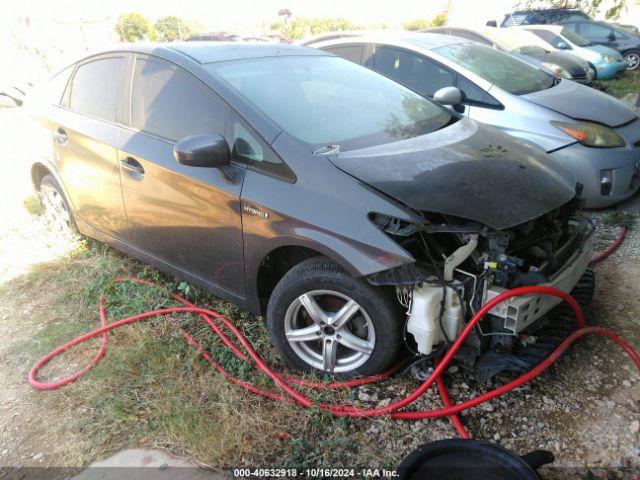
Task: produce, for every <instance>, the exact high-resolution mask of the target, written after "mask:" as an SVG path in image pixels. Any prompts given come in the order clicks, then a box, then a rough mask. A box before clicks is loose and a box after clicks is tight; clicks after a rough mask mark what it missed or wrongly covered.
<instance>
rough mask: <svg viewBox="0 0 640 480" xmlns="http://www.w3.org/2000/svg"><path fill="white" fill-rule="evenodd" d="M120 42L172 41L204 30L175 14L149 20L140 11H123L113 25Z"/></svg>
mask: <svg viewBox="0 0 640 480" xmlns="http://www.w3.org/2000/svg"><path fill="white" fill-rule="evenodd" d="M115 30H116V33H117V34H118V38H119V39H120V41H121V42H139V41H143V40H151V41H156V40H157V41H161V42H172V41H174V40H186V39H188V38H189V37H190V36H192V35H194V34H196V33H200V32H202V31H203V30H204V27H203V26H202V24H200V23H199V22H196V21H192V20H185V19H184V18H180V17H177V16H175V15H168V16H166V17H162V18H159V19H158V20H157V21H156V22H155V23H153V24H151V22H150V21H149V20H148V19H147V18H146V17H145V16H144V15H142V14H141V13H137V12H130V13H124V14H122V15H120V17H118V22H117V23H116V26H115Z"/></svg>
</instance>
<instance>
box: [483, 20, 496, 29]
mask: <svg viewBox="0 0 640 480" xmlns="http://www.w3.org/2000/svg"><path fill="white" fill-rule="evenodd" d="M485 25H486V26H487V27H496V28H497V27H498V22H496V21H495V20H489V21H488V22H487V23H485Z"/></svg>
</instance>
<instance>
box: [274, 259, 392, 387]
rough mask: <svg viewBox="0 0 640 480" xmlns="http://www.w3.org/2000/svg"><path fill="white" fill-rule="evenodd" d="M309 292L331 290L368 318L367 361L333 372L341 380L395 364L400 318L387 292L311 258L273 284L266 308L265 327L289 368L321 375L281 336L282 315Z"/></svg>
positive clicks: (283, 316) (283, 324)
mask: <svg viewBox="0 0 640 480" xmlns="http://www.w3.org/2000/svg"><path fill="white" fill-rule="evenodd" d="M313 290H332V291H335V292H338V293H341V294H343V295H346V296H348V297H350V298H352V299H353V300H355V301H356V302H357V303H358V304H359V305H360V306H361V307H362V309H363V310H364V311H365V312H366V313H367V315H368V316H369V318H370V320H371V323H372V324H373V328H374V331H375V344H374V347H373V352H372V354H371V356H370V357H369V359H368V360H367V361H366V362H365V363H364V364H362V365H361V366H359V367H357V368H355V369H353V370H351V371H348V372H340V373H336V376H339V377H341V378H353V377H358V376H368V375H373V374H376V373H380V372H383V371H384V370H387V369H388V368H390V367H391V366H393V365H395V364H396V363H397V361H398V357H399V355H400V353H401V352H402V350H403V343H402V324H403V321H404V315H403V312H402V310H401V308H400V305H399V304H398V302H397V301H396V300H395V299H394V298H393V295H392V294H390V293H389V292H388V291H386V290H384V289H382V288H380V287H375V286H373V285H370V284H369V283H367V281H366V280H363V279H359V278H353V277H352V276H350V275H349V274H348V273H347V272H346V271H345V270H344V269H342V268H341V267H340V266H339V265H337V264H336V263H335V262H333V261H331V260H329V259H328V258H325V257H315V258H311V259H309V260H306V261H304V262H302V263H300V264H298V265H296V266H295V267H293V268H292V269H291V270H290V271H289V272H288V273H287V274H286V275H285V276H284V277H283V278H282V279H281V280H280V282H278V284H277V285H276V287H275V289H274V291H273V293H272V295H271V298H270V299H269V304H268V307H267V326H268V328H269V332H270V334H271V338H272V341H273V343H274V345H275V346H276V348H277V349H278V351H279V352H280V354H281V356H282V357H283V358H284V359H285V360H286V362H287V363H288V364H289V365H290V366H291V367H293V368H295V369H297V370H301V371H304V372H316V373H324V372H323V371H321V370H320V369H316V368H314V367H313V366H311V365H309V364H308V363H306V362H305V361H304V360H302V359H301V358H300V357H299V356H298V355H297V354H296V353H295V351H294V350H293V349H292V348H291V346H290V345H289V342H288V341H287V339H286V337H285V314H286V312H287V309H288V308H289V306H290V305H291V304H292V302H294V301H295V300H296V299H297V298H298V297H299V296H300V295H302V294H304V293H306V292H309V291H313Z"/></svg>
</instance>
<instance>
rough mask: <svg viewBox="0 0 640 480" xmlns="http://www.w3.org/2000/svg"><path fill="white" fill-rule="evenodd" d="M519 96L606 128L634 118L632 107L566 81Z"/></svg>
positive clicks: (596, 91) (635, 114) (592, 89)
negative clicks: (601, 124)
mask: <svg viewBox="0 0 640 480" xmlns="http://www.w3.org/2000/svg"><path fill="white" fill-rule="evenodd" d="M522 98H524V99H526V100H528V101H530V102H532V103H535V104H536V105H540V106H541V107H545V108H548V109H549V110H553V111H554V112H558V113H561V114H563V115H566V116H567V117H571V118H573V119H575V120H587V121H590V122H597V123H603V124H605V125H607V126H609V127H618V126H620V125H623V124H625V123H628V122H630V121H632V120H634V119H636V118H637V117H638V114H637V113H636V112H635V111H633V109H632V108H630V107H628V106H627V105H625V104H624V103H622V102H621V101H619V100H616V99H615V98H613V97H612V96H610V95H607V94H606V93H603V92H600V91H598V90H595V89H594V88H590V87H587V86H585V85H580V84H578V83H576V82H571V81H567V80H562V81H560V82H559V83H558V84H557V85H556V86H554V87H551V88H548V89H546V90H540V91H538V92H535V93H529V94H527V95H523V96H522Z"/></svg>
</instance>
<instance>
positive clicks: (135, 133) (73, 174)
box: [30, 42, 593, 377]
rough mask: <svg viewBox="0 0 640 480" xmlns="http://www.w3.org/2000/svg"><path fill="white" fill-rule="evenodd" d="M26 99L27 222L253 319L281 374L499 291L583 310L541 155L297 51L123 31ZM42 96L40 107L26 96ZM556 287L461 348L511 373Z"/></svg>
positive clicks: (406, 342)
mask: <svg viewBox="0 0 640 480" xmlns="http://www.w3.org/2000/svg"><path fill="white" fill-rule="evenodd" d="M40 92H41V93H40V96H39V97H34V100H33V101H32V102H30V105H31V107H32V109H33V111H34V112H35V113H36V114H37V115H38V117H39V118H40V119H41V121H42V122H43V123H44V125H46V126H47V128H48V129H50V132H51V135H52V138H53V140H52V143H53V146H54V150H55V155H54V156H53V159H52V160H51V162H38V163H35V164H34V165H33V167H32V170H31V172H32V179H33V183H34V187H35V188H36V190H37V191H38V192H39V195H40V197H41V199H42V203H43V207H44V211H45V213H46V216H47V218H49V219H51V221H52V223H53V224H54V225H55V226H58V227H59V228H61V229H74V228H77V229H78V230H79V231H80V232H82V233H83V234H85V235H88V236H91V237H94V238H96V239H99V240H101V241H104V242H107V243H109V244H111V245H113V246H114V247H115V248H117V249H120V250H122V251H124V252H126V253H128V254H130V255H132V256H134V257H137V258H138V259H141V260H142V261H145V262H148V263H150V264H153V265H155V266H157V267H159V268H161V269H163V270H165V271H167V272H170V273H172V274H174V275H176V276H178V277H180V278H183V279H185V280H188V281H190V282H192V283H194V284H196V285H198V286H200V287H202V288H204V289H206V290H208V291H210V292H212V293H214V294H215V295H218V296H219V297H222V298H224V299H226V300H229V301H231V302H234V303H236V304H237V305H239V306H240V307H242V308H244V309H246V310H248V311H250V312H253V313H256V314H260V315H264V316H265V317H266V322H267V325H268V328H269V331H270V334H271V336H272V340H273V342H274V344H275V346H276V347H277V349H278V351H279V352H280V354H281V355H282V357H283V358H284V359H285V360H286V361H287V362H288V363H289V364H290V365H291V366H293V367H295V368H298V369H300V370H306V371H315V372H318V373H323V372H329V373H335V374H339V375H341V376H356V375H368V374H373V373H377V372H381V371H383V370H385V369H387V368H389V367H390V366H392V365H394V364H395V363H396V362H397V361H399V358H400V357H401V356H403V355H408V354H409V353H407V352H413V354H415V355H424V356H429V355H436V354H437V353H438V352H439V351H441V349H442V348H444V346H446V344H447V342H448V341H451V340H453V339H454V338H455V337H456V336H457V335H458V334H459V332H460V330H461V328H462V327H463V325H464V324H465V322H466V321H468V319H469V318H470V316H471V315H472V314H473V312H474V311H476V310H477V309H478V307H479V306H480V305H481V304H482V303H484V302H485V301H487V300H488V299H490V298H492V297H493V296H495V295H498V294H499V293H500V292H502V291H504V290H505V289H508V288H512V287H516V286H520V285H534V284H544V285H550V286H554V287H556V288H559V289H562V290H564V291H567V292H568V291H573V292H574V294H576V296H577V297H578V299H579V300H580V301H581V302H582V304H583V305H586V304H587V303H588V300H589V298H590V295H591V291H592V287H593V281H592V275H591V273H590V272H589V271H588V270H587V262H588V259H589V257H590V253H589V252H590V249H591V240H592V231H593V227H592V224H591V223H590V222H589V221H588V220H583V219H580V218H578V217H577V216H576V215H575V208H576V204H577V199H576V198H577V196H576V189H577V188H578V190H579V187H576V182H575V180H574V178H573V176H572V174H570V173H568V172H567V171H565V170H564V169H563V168H562V167H561V166H559V165H558V164H556V163H555V161H554V160H553V159H552V158H551V157H549V156H547V155H546V154H545V153H544V152H542V151H541V150H537V149H535V148H533V147H530V146H528V145H526V144H524V143H521V142H519V141H518V140H514V139H512V138H511V137H509V136H507V135H505V134H503V133H501V132H499V131H497V130H493V129H491V128H490V127H484V126H481V125H479V124H477V123H476V122H475V121H473V120H471V119H469V118H464V117H462V116H459V115H458V114H456V113H455V112H451V111H449V110H447V109H446V108H443V107H441V106H438V105H436V104H434V103H433V102H431V101H430V100H427V99H425V98H423V97H421V96H419V95H417V94H415V93H414V92H413V91H411V90H409V89H407V88H405V87H403V86H401V85H400V84H397V83H395V82H393V81H392V80H389V79H387V78H386V77H384V76H382V75H379V74H377V73H375V72H373V71H371V70H369V69H366V68H364V67H362V66H359V65H356V64H354V63H352V62H349V61H347V60H344V59H342V58H340V57H337V56H334V55H331V54H328V53H326V52H322V51H320V50H314V49H308V48H304V47H297V46H287V45H271V44H260V45H258V44H256V45H251V44H226V45H225V44H220V45H215V44H214V45H212V44H205V43H198V42H190V43H188V44H179V43H176V44H170V45H164V46H154V45H149V46H139V45H135V46H123V47H121V48H120V49H118V50H114V51H107V52H103V53H101V54H98V55H94V56H91V57H88V58H85V59H83V60H81V61H79V62H77V63H75V64H73V65H71V66H70V67H68V68H66V69H64V70H63V71H62V72H60V73H59V74H58V75H56V76H55V77H54V78H53V79H52V80H51V82H50V83H49V85H48V88H47V89H46V95H47V97H46V98H47V100H46V101H44V100H42V95H43V94H42V90H41V91H40ZM38 98H40V100H38ZM557 303H558V301H557V299H555V297H549V298H547V297H540V296H535V295H531V296H525V297H518V298H514V299H512V300H511V301H510V303H508V304H502V305H501V306H498V307H496V308H494V310H492V312H491V315H490V316H489V317H487V318H486V319H485V320H484V321H483V322H482V323H481V325H479V328H477V329H476V332H475V333H474V334H473V335H471V336H470V337H469V339H468V340H467V343H466V345H465V348H463V349H462V350H461V351H460V353H459V355H458V359H459V362H460V363H461V364H462V365H463V366H465V367H466V368H468V369H470V370H473V371H475V372H476V373H478V374H479V375H481V376H485V377H489V376H491V375H494V374H496V373H498V372H500V371H502V370H519V369H520V370H521V369H523V368H527V366H528V365H529V364H530V363H531V362H532V361H535V360H536V359H540V358H542V357H544V356H545V355H546V354H547V353H548V351H549V350H550V349H551V348H553V347H554V346H555V345H556V344H557V343H558V342H559V341H561V340H562V338H563V336H564V335H566V333H567V332H568V331H570V330H571V328H573V326H572V325H571V324H570V319H568V317H567V315H566V312H565V313H563V312H564V311H563V310H562V308H554V307H556V305H557Z"/></svg>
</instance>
